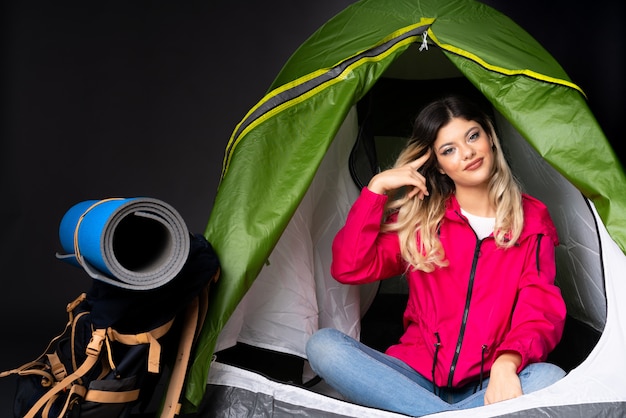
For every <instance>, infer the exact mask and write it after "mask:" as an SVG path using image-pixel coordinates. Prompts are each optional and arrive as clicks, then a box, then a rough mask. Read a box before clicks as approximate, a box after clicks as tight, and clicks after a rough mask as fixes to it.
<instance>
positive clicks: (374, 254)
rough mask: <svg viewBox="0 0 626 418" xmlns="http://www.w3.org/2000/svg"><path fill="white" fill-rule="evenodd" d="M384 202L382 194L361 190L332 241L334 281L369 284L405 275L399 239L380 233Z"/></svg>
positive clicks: (365, 189)
mask: <svg viewBox="0 0 626 418" xmlns="http://www.w3.org/2000/svg"><path fill="white" fill-rule="evenodd" d="M386 202H387V196H385V195H379V194H376V193H374V192H372V191H370V190H369V189H368V188H367V187H364V188H363V189H362V190H361V195H360V196H359V198H358V199H357V200H356V201H355V202H354V204H353V205H352V208H351V209H350V212H349V213H348V217H347V219H346V223H345V225H344V227H343V228H342V229H341V230H339V232H338V233H337V235H336V236H335V239H334V240H333V245H332V254H333V259H332V263H331V274H332V276H333V277H334V278H335V279H336V280H337V281H339V282H341V283H345V284H361V283H369V282H373V281H376V280H380V279H385V278H388V277H392V276H396V275H399V274H402V273H403V272H404V268H403V263H402V261H401V258H400V246H399V242H398V236H397V235H396V234H395V233H383V232H380V225H381V221H382V218H383V214H384V206H385V203H386Z"/></svg>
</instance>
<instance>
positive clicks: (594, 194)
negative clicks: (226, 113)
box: [185, 0, 626, 409]
mask: <svg viewBox="0 0 626 418" xmlns="http://www.w3.org/2000/svg"><path fill="white" fill-rule="evenodd" d="M424 33H426V36H425V37H424ZM424 40H426V46H428V47H429V49H431V50H433V49H437V50H438V51H440V52H441V53H442V54H444V55H445V57H446V58H447V61H448V62H451V63H452V64H453V67H454V68H456V70H457V71H458V72H460V73H461V74H462V75H463V76H464V77H465V78H467V79H468V80H469V81H470V82H471V83H472V84H473V85H474V86H475V87H476V88H477V89H478V90H479V91H480V92H481V93H482V94H483V95H484V96H485V98H487V99H488V101H489V102H490V103H491V105H492V106H493V107H494V109H495V110H496V111H497V112H498V113H499V114H501V115H502V117H503V118H504V119H505V120H506V121H507V122H508V123H510V125H511V127H512V128H513V129H514V130H515V131H517V132H519V134H520V135H521V137H523V138H524V139H525V140H526V141H527V142H528V144H529V145H530V147H531V148H532V149H533V150H534V151H536V153H537V154H538V155H539V156H540V157H542V158H543V160H545V162H547V164H549V166H550V167H552V168H553V169H554V170H555V171H556V172H557V173H559V174H560V175H562V176H563V178H565V179H566V180H567V181H569V182H570V183H571V184H572V185H573V187H574V188H575V189H576V190H578V191H579V192H580V193H581V196H582V195H584V196H585V197H586V198H587V199H589V205H590V206H591V207H592V208H593V210H595V211H597V214H598V216H597V217H596V218H594V219H596V222H597V223H598V224H599V226H600V227H606V230H607V233H606V237H605V239H606V240H607V242H608V245H609V246H614V248H612V249H611V251H612V257H614V258H617V260H618V262H621V261H622V260H623V257H624V253H623V252H624V249H625V248H626V224H625V223H624V222H623V218H624V215H625V214H626V196H625V195H624V193H623V190H625V186H626V177H625V175H624V171H623V169H622V167H621V165H620V163H619V162H618V160H617V158H616V156H615V153H614V152H613V150H612V149H611V147H610V145H609V143H608V141H607V140H606V138H605V136H604V134H603V132H602V130H601V129H600V127H599V125H598V123H597V121H596V120H595V118H594V116H593V114H592V113H591V111H590V110H589V108H588V106H587V104H586V102H585V97H584V94H583V93H582V90H581V89H580V88H579V87H578V86H576V85H575V84H574V83H573V82H572V81H571V80H570V79H569V77H568V76H567V74H566V73H565V71H564V70H563V68H562V67H561V66H560V65H559V64H558V63H557V62H556V61H555V60H554V59H553V58H552V57H551V56H550V54H549V53H548V52H547V51H546V50H545V49H544V48H543V47H541V45H539V44H538V43H537V42H536V41H535V40H534V39H533V38H532V37H531V36H530V35H529V34H527V33H526V32H525V31H524V30H523V29H522V28H520V27H519V26H517V25H516V24H515V23H514V22H513V21H511V20H510V19H509V18H507V17H506V16H504V15H502V14H500V13H499V12H497V11H495V10H494V9H492V8H490V7H488V6H486V5H483V4H481V3H478V2H475V1H472V0H456V1H437V0H413V1H410V0H406V1H395V0H362V1H359V2H357V3H355V4H353V5H351V6H350V7H348V8H346V9H345V10H344V11H343V12H341V13H339V14H338V15H337V16H336V17H335V18H333V19H331V20H329V21H328V22H327V23H326V24H325V25H323V26H322V27H321V28H320V29H319V30H318V31H316V32H315V33H314V34H313V35H312V36H311V37H310V38H309V39H308V40H307V41H306V42H304V43H303V44H302V45H301V46H300V47H299V48H298V50H297V51H295V53H294V54H293V55H292V57H291V58H290V59H289V60H288V61H287V63H286V64H285V66H284V67H283V69H282V70H281V71H280V73H279V74H278V75H277V77H276V79H275V81H274V82H273V84H272V85H271V86H270V88H269V90H268V93H267V94H266V95H265V97H263V98H262V99H261V100H260V101H259V103H258V104H257V105H256V106H254V107H253V108H252V109H251V110H250V112H249V113H248V114H247V115H246V116H245V117H244V118H243V120H242V121H241V123H240V124H239V125H237V127H235V130H234V132H233V135H232V137H231V139H230V141H229V143H228V146H227V148H226V152H225V158H224V167H223V172H222V178H221V181H220V185H219V188H218V192H217V195H216V199H215V202H214V206H213V209H212V212H211V216H210V219H209V222H208V225H207V229H206V233H205V236H206V237H207V239H208V240H209V241H210V242H211V243H212V245H213V246H214V248H215V250H216V252H217V253H218V255H219V258H220V262H221V265H222V279H221V280H220V282H219V283H218V286H217V287H216V289H215V291H214V292H213V294H212V300H211V304H210V307H209V312H208V316H207V320H206V322H205V325H204V328H203V330H202V334H201V336H200V340H199V345H198V348H197V351H196V353H195V358H194V362H193V364H192V367H191V370H190V373H189V375H188V379H187V389H186V395H185V396H186V400H187V401H188V406H189V407H191V408H192V409H193V408H195V407H197V405H199V403H200V402H201V400H202V397H203V395H204V392H205V384H206V381H207V380H206V379H207V376H208V373H209V370H210V368H211V361H212V356H213V354H214V352H215V349H216V346H217V343H218V339H220V338H221V342H223V343H224V345H229V344H232V343H233V341H234V340H235V339H236V338H237V336H236V334H237V330H239V329H242V328H241V327H243V326H245V325H241V324H242V323H243V324H245V322H246V321H245V320H244V321H243V322H240V325H237V324H236V325H234V328H231V327H233V326H231V325H228V328H231V329H235V332H234V334H233V335H230V336H226V334H225V336H224V337H220V334H221V332H222V330H223V329H224V327H225V326H227V322H228V321H229V319H230V318H231V316H233V318H236V315H237V314H235V315H233V313H236V310H237V308H238V305H239V303H240V302H241V301H242V300H243V299H244V297H246V295H247V293H248V291H249V289H251V287H252V286H254V285H257V284H256V283H255V280H256V279H257V277H260V276H259V274H269V275H270V276H272V274H270V272H271V269H272V268H273V267H274V266H273V264H274V262H276V264H278V263H279V262H278V261H277V260H280V258H281V256H280V255H279V254H280V252H281V251H283V249H281V244H279V240H280V239H281V236H282V235H283V233H284V232H285V231H288V232H287V235H289V236H291V237H292V239H294V241H292V244H291V245H287V246H286V247H285V248H287V249H289V247H293V246H294V245H296V243H297V242H298V241H297V238H298V237H299V235H298V233H297V228H296V230H295V235H291V234H292V232H293V231H291V230H290V228H291V227H293V225H294V224H296V223H297V220H294V219H293V217H294V214H296V213H297V212H296V211H297V210H298V209H299V208H302V209H304V208H305V206H306V201H307V199H308V198H309V197H312V198H313V200H315V198H318V199H321V198H320V197H319V196H313V194H314V192H310V191H309V187H310V186H311V184H314V183H315V181H317V180H314V178H315V175H316V173H318V172H319V171H322V169H321V168H320V165H322V164H323V161H324V159H325V158H329V157H328V155H327V153H328V151H329V149H331V148H332V146H335V145H334V141H336V138H337V133H338V132H340V131H341V129H347V130H349V129H350V128H349V127H347V125H345V123H346V119H347V117H348V118H349V117H350V111H351V110H352V109H353V108H354V106H355V104H356V103H357V102H358V101H359V100H360V99H361V98H362V97H363V96H364V95H365V94H366V93H367V92H368V91H369V90H370V89H371V88H372V86H373V85H374V84H375V83H376V82H377V80H378V79H379V78H381V77H382V75H383V74H384V73H385V72H386V71H387V70H388V69H389V67H390V66H391V65H392V64H393V63H394V62H395V61H398V60H400V59H401V58H404V56H405V52H406V51H407V50H408V49H409V48H410V47H411V46H412V45H423V44H424ZM426 51H427V50H424V51H422V53H423V55H420V53H418V54H417V57H418V59H417V64H416V67H415V68H416V70H415V73H416V75H417V76H425V74H426V71H427V69H426V68H425V67H426V65H425V64H424V65H423V64H421V58H422V57H424V60H426V57H428V56H430V55H429V54H428V52H426ZM342 126H343V128H342ZM352 134H353V133H352ZM353 139H354V138H353ZM337 179H338V180H337V182H340V181H342V180H341V177H337ZM307 194H308V196H307ZM347 200H348V201H347V202H346V201H343V202H341V204H340V205H338V206H341V205H343V204H345V203H349V199H347ZM303 202H304V204H303ZM313 203H314V204H315V201H314V202H313ZM341 210H342V209H341V208H340V209H338V213H341ZM343 210H345V209H343ZM338 216H339V218H337V219H340V217H341V215H338ZM307 222H309V221H306V222H304V223H303V224H307ZM290 225H292V226H290ZM309 226H310V224H309ZM327 233H328V235H327V236H332V228H331V229H329V230H328V231H327ZM572 245H576V243H574V242H572ZM589 248H592V246H590V247H589ZM273 251H276V253H273ZM590 252H592V251H590ZM286 254H287V256H286V257H283V258H289V255H288V254H289V252H287V253H286ZM275 256H276V258H275ZM311 257H313V258H312V259H314V257H315V256H314V255H311ZM309 261H310V260H309ZM603 261H604V262H605V263H606V261H607V260H606V256H603ZM312 265H315V263H312ZM572 265H573V266H575V263H572ZM578 267H581V268H583V269H584V268H585V267H586V266H584V265H583V266H578ZM320 268H321V269H323V268H324V266H323V264H322V265H320ZM614 269H615V267H611V266H606V265H604V266H602V267H601V270H603V271H604V273H605V275H604V276H603V277H600V278H599V279H598V276H597V275H595V274H591V276H592V277H596V280H600V282H602V278H604V280H605V281H606V286H604V284H603V283H600V284H597V283H596V282H593V283H596V284H594V285H592V286H595V287H596V288H597V292H596V293H599V294H600V295H602V294H603V292H604V291H606V294H607V299H606V306H605V305H604V304H603V303H601V302H600V303H598V302H597V300H598V299H597V298H596V297H595V296H592V297H590V300H588V301H587V300H586V301H584V302H582V303H581V307H580V309H579V311H580V310H585V309H586V308H587V307H588V306H595V308H594V309H595V310H594V312H593V313H592V314H589V315H587V314H585V315H584V319H585V320H586V321H587V322H589V323H591V324H592V325H593V326H594V327H595V328H600V329H602V328H603V327H604V320H605V319H604V318H605V314H606V318H607V319H606V326H605V328H604V329H605V331H604V334H603V335H602V338H606V335H607V332H609V329H610V324H611V321H614V322H613V323H614V324H615V322H617V324H616V325H613V326H614V327H616V329H617V330H618V331H617V333H618V334H619V330H621V331H622V332H623V331H624V330H623V325H621V324H620V323H619V319H618V318H620V317H623V315H624V313H623V312H619V311H617V312H616V311H615V308H616V307H615V306H611V303H615V301H614V299H612V296H609V292H611V291H615V290H617V291H619V292H622V294H623V290H624V289H613V288H612V287H611V285H610V284H609V283H608V281H609V280H613V279H611V278H610V277H618V276H608V275H607V274H606V272H607V271H612V270H614ZM297 270H300V269H299V268H298V269H297ZM622 271H624V270H623V268H622ZM614 273H615V274H616V275H617V274H618V273H617V271H615V272H614ZM316 274H317V272H316V273H315V274H314V275H313V276H315V275H316ZM320 274H322V275H324V274H325V272H321V273H320ZM286 281H287V280H286ZM314 281H315V284H314V286H316V287H317V286H319V284H318V283H319V279H318V278H315V279H314ZM258 286H261V285H258ZM307 286H308V287H309V289H312V286H313V285H312V284H311V282H309V283H308V284H307ZM276 287H277V286H270V289H274V290H276ZM318 291H319V289H318ZM574 292H575V291H574ZM255 293H256V292H255ZM301 293H302V294H303V295H305V294H306V296H308V297H309V298H310V297H311V296H310V295H308V294H307V291H306V290H304V291H302V290H301ZM361 296H363V298H361ZM315 297H317V298H319V297H320V294H317V295H316V296H315ZM248 298H249V300H248V301H245V300H244V302H243V303H244V305H245V304H248V303H251V304H252V305H254V303H255V302H254V301H253V302H250V300H253V299H254V298H258V295H254V296H249V297H248ZM600 298H601V299H602V297H600ZM367 299H368V296H367V294H364V295H358V297H356V296H355V297H353V298H352V299H351V300H349V301H347V302H348V304H349V305H350V306H356V305H359V306H360V307H361V309H362V307H363V305H367V303H364V302H363V300H366V301H367ZM305 300H307V299H305ZM337 300H339V299H337ZM315 302H316V303H315ZM319 302H320V301H319V300H317V301H313V300H311V299H308V302H307V304H308V305H309V306H310V307H312V310H313V311H314V310H315V307H316V306H317V309H319V311H320V312H331V311H332V310H333V306H335V307H336V306H340V304H335V305H333V303H331V304H330V305H325V304H324V303H322V304H320V303H319ZM607 307H608V308H607ZM568 308H569V306H568ZM240 309H241V308H240ZM244 311H245V307H244ZM355 311H356V310H355ZM354 315H355V314H354V313H353V314H351V316H352V317H354ZM331 316H333V317H334V316H335V315H331ZM611 318H613V319H612V320H611ZM234 320H236V319H234ZM313 322H315V320H314V321H313ZM346 323H349V321H347V322H346ZM356 324H358V318H357V322H356ZM318 325H319V324H318ZM357 326H358V325H357ZM312 327H313V328H315V325H314V324H313V325H312ZM228 328H227V330H228ZM252 328H253V329H252V331H254V330H256V331H257V333H259V329H258V328H256V325H255V326H254V327H252ZM309 332H311V329H310V326H309V328H308V329H306V330H304V331H302V330H300V331H299V332H297V333H296V334H298V335H299V338H301V340H300V341H302V335H304V338H306V334H307V333H309ZM355 332H357V331H356V330H355ZM260 333H263V332H262V331H260ZM261 337H263V336H261ZM227 340H228V341H227ZM601 343H602V341H601ZM622 343H623V340H622ZM611 344H614V341H612V342H611V343H610V344H609V345H611ZM272 345H273V343H272ZM600 345H601V344H598V346H600ZM295 346H298V344H295ZM283 349H284V350H285V351H286V352H292V353H295V352H298V348H294V346H292V347H283ZM607 350H609V351H610V350H611V348H607ZM611 357H613V355H608V358H611ZM581 367H582V366H581ZM578 369H579V368H577V369H576V370H578ZM576 370H574V371H573V372H572V375H573V376H580V373H578V372H576ZM575 372H576V373H575ZM622 375H625V373H622ZM572 379H574V378H572ZM572 381H573V380H572ZM579 383H581V384H584V382H579ZM622 386H626V385H622ZM598 387H600V388H601V387H603V385H602V384H600V385H598ZM591 392H593V394H592V395H591V396H592V397H595V398H594V402H600V399H605V400H607V401H608V402H622V401H623V400H624V399H625V398H626V397H625V396H624V394H623V393H621V392H620V391H619V390H617V389H615V388H613V390H609V391H608V394H605V395H602V396H600V395H597V396H596V392H595V391H593V390H592V391H591ZM551 399H554V398H551ZM559 399H560V398H559ZM546 402H547V403H546V405H550V401H549V400H548V401H546ZM557 402H561V401H557ZM562 402H565V403H564V404H571V403H572V400H571V399H567V400H566V399H563V400H562Z"/></svg>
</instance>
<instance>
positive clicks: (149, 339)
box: [107, 318, 175, 373]
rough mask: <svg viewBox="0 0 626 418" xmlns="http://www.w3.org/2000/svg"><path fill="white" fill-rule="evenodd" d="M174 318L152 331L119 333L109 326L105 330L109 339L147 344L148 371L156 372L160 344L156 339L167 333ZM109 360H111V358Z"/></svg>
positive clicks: (133, 343)
mask: <svg viewBox="0 0 626 418" xmlns="http://www.w3.org/2000/svg"><path fill="white" fill-rule="evenodd" d="M174 319H175V318H172V319H171V320H169V321H168V322H166V323H165V324H163V325H161V326H160V327H158V328H155V329H153V330H152V331H147V332H142V333H139V334H120V333H119V332H117V331H116V330H114V329H113V328H109V329H108V330H107V332H108V335H109V338H110V339H111V341H118V342H120V343H122V344H126V345H139V344H149V349H148V371H149V372H150V373H158V372H159V369H160V367H161V344H159V342H158V341H157V339H159V338H161V337H162V336H164V335H165V334H167V332H168V331H169V330H170V328H171V327H172V324H173V323H174ZM110 360H111V361H112V359H110Z"/></svg>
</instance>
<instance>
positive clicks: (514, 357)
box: [485, 353, 523, 405]
mask: <svg viewBox="0 0 626 418" xmlns="http://www.w3.org/2000/svg"><path fill="white" fill-rule="evenodd" d="M520 363H521V357H520V355H519V354H517V353H504V354H502V355H500V356H499V357H498V358H497V359H496V361H495V362H494V363H493V366H491V372H490V376H489V384H488V385H487V390H486V391H485V405H489V404H492V403H496V402H501V401H506V400H507V399H513V398H517V397H519V396H522V394H523V392H522V384H521V382H520V380H519V376H518V375H517V368H518V367H519V365H520Z"/></svg>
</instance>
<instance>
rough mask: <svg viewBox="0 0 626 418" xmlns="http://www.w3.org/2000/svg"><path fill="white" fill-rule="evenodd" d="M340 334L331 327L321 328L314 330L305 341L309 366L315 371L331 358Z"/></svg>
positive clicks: (318, 370)
mask: <svg viewBox="0 0 626 418" xmlns="http://www.w3.org/2000/svg"><path fill="white" fill-rule="evenodd" d="M341 336H342V334H341V332H340V331H338V330H336V329H332V328H322V329H320V330H319V331H317V332H315V333H314V334H313V335H311V337H309V340H308V341H307V343H306V347H305V351H306V356H307V359H308V361H309V363H310V365H311V368H313V370H314V371H315V372H317V373H319V372H320V369H323V368H324V367H325V366H324V363H325V362H328V361H330V360H331V359H332V354H331V353H332V352H333V351H334V347H335V346H336V343H337V341H338V339H339V338H341Z"/></svg>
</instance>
